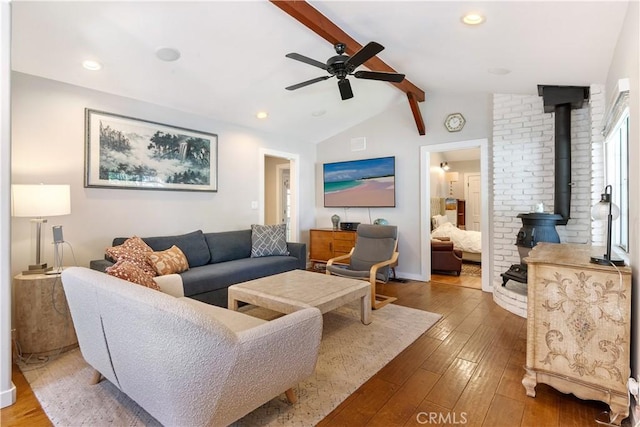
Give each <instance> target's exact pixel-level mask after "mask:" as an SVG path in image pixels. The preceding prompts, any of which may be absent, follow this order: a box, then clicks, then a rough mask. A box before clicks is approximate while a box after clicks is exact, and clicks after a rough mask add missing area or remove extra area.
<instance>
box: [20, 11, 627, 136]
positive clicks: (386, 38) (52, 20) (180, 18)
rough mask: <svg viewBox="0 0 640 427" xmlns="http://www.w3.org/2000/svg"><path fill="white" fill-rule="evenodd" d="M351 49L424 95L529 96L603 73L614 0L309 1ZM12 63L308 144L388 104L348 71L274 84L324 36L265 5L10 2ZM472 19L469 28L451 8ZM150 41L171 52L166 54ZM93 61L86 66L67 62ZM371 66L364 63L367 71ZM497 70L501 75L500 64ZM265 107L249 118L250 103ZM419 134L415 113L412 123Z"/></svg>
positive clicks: (388, 98)
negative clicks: (174, 55)
mask: <svg viewBox="0 0 640 427" xmlns="http://www.w3.org/2000/svg"><path fill="white" fill-rule="evenodd" d="M309 3H310V4H311V5H312V6H313V7H314V8H316V9H317V10H318V11H319V12H320V13H322V14H323V15H324V16H325V17H326V18H328V19H329V20H331V21H332V22H333V23H335V24H336V25H337V26H339V27H340V28H341V29H342V30H344V31H345V32H346V33H347V34H348V35H350V36H351V37H352V38H353V39H354V40H356V41H357V42H359V43H360V44H361V45H364V44H366V43H367V42H369V41H372V40H373V41H376V42H378V43H380V44H382V45H383V46H385V49H384V50H383V51H382V52H381V53H380V54H378V58H379V59H381V60H382V61H384V62H385V63H386V64H388V65H389V66H390V67H392V68H393V69H395V70H396V71H398V72H401V73H404V74H406V78H407V79H408V80H409V81H410V82H411V83H413V84H415V86H417V87H418V88H420V89H422V90H424V92H425V94H426V96H425V98H426V100H425V101H424V102H427V103H428V102H429V94H430V93H435V92H439V93H476V94H477V93H482V94H490V93H521V94H536V93H537V85H538V84H558V85H589V84H591V83H604V82H605V79H606V75H607V71H608V66H609V63H610V61H611V58H612V56H613V51H614V48H615V45H616V41H617V38H618V35H619V31H620V28H621V25H622V21H623V19H624V16H625V13H626V8H627V2H625V1H601V2H581V1H569V2H557V1H549V2H540V1H530V2H529V1H509V2H506V1H504V2H481V1H474V2H456V1H446V2H445V1H407V2H402V1H371V2H370V1H312V2H309ZM11 6H12V68H13V69H14V70H15V71H19V72H23V73H27V74H33V75H36V76H41V77H44V78H48V79H53V80H59V81H62V82H66V83H70V84H74V85H78V86H83V87H87V88H91V89H95V90H99V91H103V92H108V93H112V94H116V95H121V96H125V97H129V98H134V99H138V100H142V101H147V102H150V103H154V104H157V105H162V106H167V107H171V108H175V109H178V110H182V111H186V112H189V113H193V114H197V115H201V116H204V117H209V118H213V119H215V120H221V121H225V122H230V123H235V124H239V125H241V126H246V127H249V128H253V129H257V130H260V131H265V132H271V133H277V134H285V135H291V136H293V137H295V138H298V139H299V140H300V141H301V142H318V141H322V140H324V139H326V138H327V137H329V136H332V135H334V134H336V133H339V132H341V131H342V130H345V129H348V128H349V127H351V126H354V125H355V124H357V123H360V122H362V121H365V120H367V119H368V118H370V117H374V116H376V115H378V114H380V113H382V112H384V111H385V110H386V109H388V108H390V107H392V106H395V105H397V104H406V108H407V115H408V116H411V110H410V108H409V103H408V102H407V96H406V94H405V93H404V92H403V91H401V90H398V89H397V88H396V87H395V86H393V85H392V84H390V83H386V82H380V81H371V80H362V79H354V78H350V81H351V85H352V88H353V92H354V98H352V99H350V100H347V101H342V100H341V99H340V94H339V91H338V87H337V85H336V79H335V78H331V79H328V80H325V81H322V82H319V83H315V84H313V85H310V86H307V87H304V88H301V89H298V90H295V91H287V90H285V89H284V88H285V87H287V86H290V85H292V84H295V83H299V82H302V81H305V80H309V79H312V78H314V77H319V76H322V75H323V74H324V73H325V72H324V71H323V70H321V69H319V68H316V67H313V66H309V65H307V64H304V63H301V62H298V61H293V60H291V59H288V58H286V57H285V55H286V54H287V53H290V52H297V53H299V54H302V55H305V56H307V57H311V58H313V59H316V60H318V61H320V62H325V61H326V60H327V59H328V58H329V57H331V56H333V55H335V51H334V49H333V46H332V45H331V44H330V43H329V42H327V41H326V40H325V39H323V38H322V37H320V36H319V35H317V34H316V33H314V32H312V31H310V30H309V29H308V28H307V27H306V26H304V25H302V24H301V23H300V22H298V21H296V20H295V19H293V18H292V17H291V16H289V15H288V14H287V13H285V12H283V10H281V9H280V8H278V7H276V6H275V5H274V4H272V3H270V2H268V1H233V2H232V1H226V2H222V1H215V2H180V1H175V2H97V1H96V2H94V1H86V2H57V1H44V2H33V1H13V2H12V4H11ZM469 11H476V12H479V13H481V14H483V15H484V16H485V17H486V22H484V23H483V24H482V25H479V26H477V27H469V26H466V25H464V24H462V23H461V17H462V15H463V14H465V13H466V12H469ZM159 47H170V48H175V49H177V50H179V51H180V54H181V56H180V58H179V59H178V60H177V61H175V62H164V61H161V60H159V59H158V58H157V56H156V50H157V49H158V48H159ZM85 59H94V60H98V61H99V62H101V63H102V65H103V67H102V69H101V70H100V71H93V72H92V71H87V70H85V69H83V68H82V66H81V63H82V61H83V60H85ZM375 71H378V70H375ZM505 71H508V73H507V74H504V72H505ZM262 110H264V111H267V112H268V113H269V117H268V118H267V119H265V120H259V119H257V118H256V117H255V114H256V113H257V112H258V111H262ZM425 124H426V128H427V133H428V132H429V125H430V124H429V123H428V121H427V122H426V123H425Z"/></svg>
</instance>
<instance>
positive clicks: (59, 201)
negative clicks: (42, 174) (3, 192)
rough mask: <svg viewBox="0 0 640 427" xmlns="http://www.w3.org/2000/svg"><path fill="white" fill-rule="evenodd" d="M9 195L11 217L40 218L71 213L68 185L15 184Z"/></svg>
mask: <svg viewBox="0 0 640 427" xmlns="http://www.w3.org/2000/svg"><path fill="white" fill-rule="evenodd" d="M11 193H12V210H11V214H12V216H18V217H30V218H40V217H45V216H58V215H69V214H70V213H71V190H70V186H69V185H44V184H35V185H29V184H15V185H12V186H11Z"/></svg>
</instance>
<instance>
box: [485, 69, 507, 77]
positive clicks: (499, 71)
mask: <svg viewBox="0 0 640 427" xmlns="http://www.w3.org/2000/svg"><path fill="white" fill-rule="evenodd" d="M487 71H488V72H489V73H490V74H497V75H499V76H504V75H505V74H509V73H510V72H511V70H508V69H506V68H489V69H488V70H487Z"/></svg>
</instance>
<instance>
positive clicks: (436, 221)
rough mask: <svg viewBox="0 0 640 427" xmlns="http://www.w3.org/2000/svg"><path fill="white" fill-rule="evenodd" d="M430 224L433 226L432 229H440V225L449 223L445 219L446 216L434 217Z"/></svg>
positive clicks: (447, 219)
mask: <svg viewBox="0 0 640 427" xmlns="http://www.w3.org/2000/svg"><path fill="white" fill-rule="evenodd" d="M431 222H432V224H433V228H438V227H440V226H441V225H442V224H446V223H447V222H450V221H449V218H447V216H446V215H434V216H433V217H432V218H431Z"/></svg>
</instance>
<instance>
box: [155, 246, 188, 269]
mask: <svg viewBox="0 0 640 427" xmlns="http://www.w3.org/2000/svg"><path fill="white" fill-rule="evenodd" d="M147 259H148V260H149V262H150V263H151V265H153V268H154V269H155V270H156V273H158V274H159V275H160V276H164V275H165V274H174V273H182V272H183V271H186V270H188V269H189V262H188V261H187V257H186V256H185V255H184V254H183V253H182V251H181V250H180V248H179V247H177V246H176V245H173V246H171V247H170V248H169V249H167V250H166V251H159V252H151V253H149V254H147Z"/></svg>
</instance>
